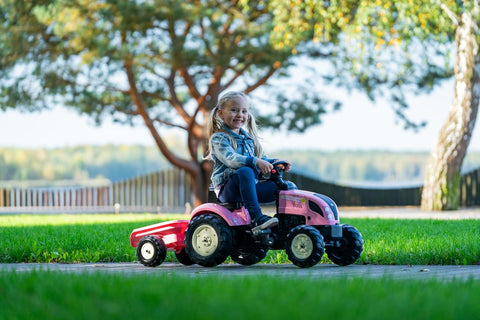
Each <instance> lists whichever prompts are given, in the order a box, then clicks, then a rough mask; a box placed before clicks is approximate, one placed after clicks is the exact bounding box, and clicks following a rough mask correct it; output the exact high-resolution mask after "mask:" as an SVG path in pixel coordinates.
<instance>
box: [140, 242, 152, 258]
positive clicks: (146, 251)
mask: <svg viewBox="0 0 480 320" xmlns="http://www.w3.org/2000/svg"><path fill="white" fill-rule="evenodd" d="M141 253H142V257H143V258H144V259H145V260H150V259H152V258H153V256H154V254H155V248H154V247H153V244H151V243H150V242H146V243H145V244H144V245H143V246H142V248H141Z"/></svg>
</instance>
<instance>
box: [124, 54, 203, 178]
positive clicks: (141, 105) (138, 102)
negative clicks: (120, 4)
mask: <svg viewBox="0 0 480 320" xmlns="http://www.w3.org/2000/svg"><path fill="white" fill-rule="evenodd" d="M124 68H125V72H126V74H127V78H128V84H129V85H130V96H131V98H132V102H133V104H134V105H135V107H136V108H137V112H138V114H139V115H140V116H141V117H142V118H143V120H144V122H145V125H146V126H147V128H148V130H149V131H150V133H151V134H152V136H153V139H154V140H155V143H156V144H157V146H158V148H159V149H160V152H161V153H162V154H163V155H164V156H165V158H167V160H168V161H170V163H172V164H173V165H175V166H177V167H179V168H182V169H184V170H186V171H187V172H188V173H189V174H190V175H192V176H193V177H194V176H196V175H198V174H199V172H200V168H199V166H198V165H197V164H196V159H195V162H194V161H188V160H186V159H182V158H180V157H178V156H177V155H175V154H174V153H173V152H172V151H171V150H170V149H169V148H168V146H167V145H166V144H165V141H163V139H162V137H160V135H159V134H158V131H157V130H156V129H155V126H154V124H153V121H152V119H150V116H149V115H148V113H147V110H146V107H145V101H144V100H143V97H142V95H141V94H140V93H139V92H138V89H137V86H136V81H135V75H134V73H133V65H132V61H129V60H126V61H124Z"/></svg>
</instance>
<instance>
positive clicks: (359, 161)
mask: <svg viewBox="0 0 480 320" xmlns="http://www.w3.org/2000/svg"><path fill="white" fill-rule="evenodd" d="M272 155H274V156H275V157H278V158H282V159H288V160H290V161H291V162H292V163H293V164H294V169H296V170H299V171H301V172H302V173H306V174H311V175H312V176H316V177H318V178H319V179H321V180H325V181H331V182H337V183H343V184H347V185H351V184H366V183H367V184H368V183H388V184H406V185H411V184H421V183H422V182H423V177H424V175H425V170H426V164H427V160H428V157H429V155H430V154H429V153H428V152H392V151H381V150H369V151H334V152H322V151H307V150H303V151H302V150H300V151H299V150H285V151H280V152H276V153H274V154H272ZM479 167H480V152H471V153H469V154H468V155H467V157H466V159H465V161H464V164H463V168H462V171H463V172H468V171H471V170H474V169H477V168H479Z"/></svg>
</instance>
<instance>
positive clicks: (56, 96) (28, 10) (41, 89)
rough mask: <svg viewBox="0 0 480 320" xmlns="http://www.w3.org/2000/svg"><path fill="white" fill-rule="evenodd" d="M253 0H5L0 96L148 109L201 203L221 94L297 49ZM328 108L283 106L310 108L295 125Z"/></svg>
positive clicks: (155, 131) (124, 110) (23, 101)
mask: <svg viewBox="0 0 480 320" xmlns="http://www.w3.org/2000/svg"><path fill="white" fill-rule="evenodd" d="M248 3H249V7H248V8H247V7H245V6H244V5H242V4H241V3H239V2H238V1H235V0H234V1H208V0H207V1H196V0H195V1H194V0H191V1H188V0H187V1H177V0H164V1H160V0H158V1H134V0H131V1H123V0H119V1H114V0H109V1H84V0H57V1H41V0H33V1H28V2H26V3H24V2H22V1H15V0H2V1H1V2H0V18H1V23H0V28H1V30H0V34H1V37H2V38H1V43H0V53H1V61H0V79H1V80H0V90H2V98H0V106H1V108H2V109H6V108H22V109H26V110H29V111H31V110H41V109H43V108H47V107H49V106H52V105H56V104H58V105H66V106H70V107H74V108H76V109H77V110H78V111H79V112H82V113H87V114H91V115H92V116H94V117H95V118H96V120H97V121H98V122H100V121H101V120H102V119H103V118H104V117H105V116H106V115H111V116H112V117H113V118H114V120H116V121H120V122H124V123H130V124H132V123H135V121H134V119H135V118H141V119H142V120H143V123H144V124H145V125H146V127H147V128H148V130H149V132H150V134H151V135H152V137H153V139H154V140H155V143H156V145H157V146H158V148H159V150H160V151H161V153H162V154H163V155H164V156H165V158H166V159H167V160H168V161H169V162H170V163H171V164H173V165H174V166H177V167H179V168H182V169H184V170H186V172H187V173H188V174H189V175H190V177H191V178H192V180H193V181H194V182H195V183H194V184H193V185H194V190H193V191H194V194H195V196H196V202H197V204H198V203H199V202H202V201H204V200H205V199H206V194H207V192H206V190H208V188H207V186H208V184H209V182H210V172H211V165H210V164H209V163H207V162H204V160H203V155H204V153H205V147H206V139H207V137H206V130H205V126H206V121H207V119H208V114H209V112H210V111H211V109H212V108H213V107H214V105H215V104H216V102H217V98H218V95H219V94H220V93H221V92H222V91H224V90H226V89H228V88H235V89H237V90H242V91H245V92H247V93H250V92H253V91H254V90H256V89H257V88H259V87H260V86H262V85H264V84H265V83H266V82H267V81H268V80H269V79H270V78H271V77H273V76H274V75H275V74H276V73H278V72H277V70H278V69H280V68H281V67H286V66H288V65H289V57H290V56H291V55H292V50H291V49H288V48H274V47H273V46H272V45H271V43H270V41H269V36H270V33H271V31H272V24H271V18H272V16H271V14H270V13H269V11H268V10H267V7H266V4H265V2H264V1H249V2H248ZM310 97H312V96H310ZM283 101H284V100H283ZM300 105H301V104H300ZM323 108H324V105H323V104H315V105H313V104H312V105H310V107H301V108H297V109H294V110H293V111H292V110H289V109H286V108H284V109H283V110H281V112H280V115H281V116H282V117H286V116H290V117H289V118H288V119H290V121H291V122H292V123H297V118H298V117H309V121H308V122H305V123H303V124H302V125H300V126H299V125H293V126H292V128H293V129H295V128H298V130H304V129H305V128H306V126H308V125H312V124H315V123H318V122H319V120H320V119H319V115H320V114H322V112H323ZM292 113H293V116H292ZM312 115H313V117H312ZM262 119H264V120H267V119H268V117H264V118H262ZM263 125H264V126H267V125H269V123H267V122H265V123H264V124H263ZM285 125H286V126H289V124H288V121H286V122H285ZM163 128H177V129H180V130H182V131H183V132H185V136H186V140H187V143H186V145H187V149H188V152H187V154H188V155H187V156H182V155H179V154H178V153H175V152H174V150H172V149H170V148H169V147H168V146H167V143H166V141H165V134H164V132H162V130H163ZM79 134H81V133H79Z"/></svg>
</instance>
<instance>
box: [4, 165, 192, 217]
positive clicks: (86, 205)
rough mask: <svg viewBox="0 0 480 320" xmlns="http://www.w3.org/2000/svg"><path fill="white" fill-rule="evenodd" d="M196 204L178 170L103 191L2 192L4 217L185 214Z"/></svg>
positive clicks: (163, 172)
mask: <svg viewBox="0 0 480 320" xmlns="http://www.w3.org/2000/svg"><path fill="white" fill-rule="evenodd" d="M192 202H193V195H192V191H191V186H190V179H189V177H188V175H187V174H186V173H185V172H184V171H182V170H179V169H176V168H174V169H170V170H163V171H159V172H154V173H151V174H147V175H142V176H139V177H136V178H133V179H128V180H124V181H120V182H116V183H110V184H108V185H105V186H99V187H52V188H44V187H43V188H36V187H27V188H0V213H1V212H3V213H10V212H17V213H19V212H25V213H27V212H38V213H40V212H41V213H53V212H182V211H184V210H185V206H186V205H188V204H191V203H192Z"/></svg>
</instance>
